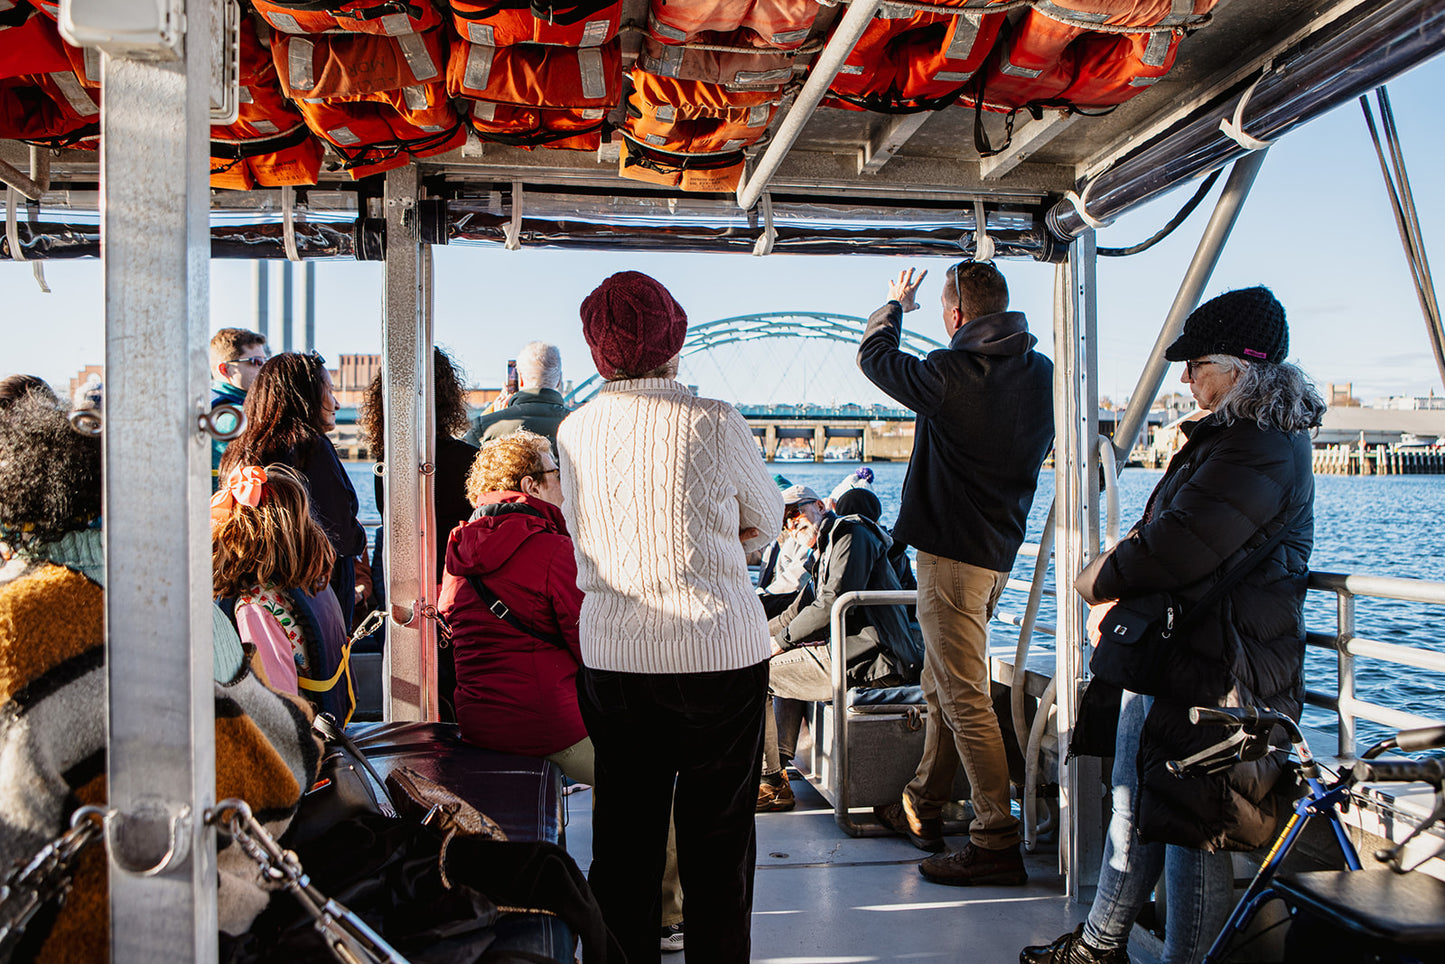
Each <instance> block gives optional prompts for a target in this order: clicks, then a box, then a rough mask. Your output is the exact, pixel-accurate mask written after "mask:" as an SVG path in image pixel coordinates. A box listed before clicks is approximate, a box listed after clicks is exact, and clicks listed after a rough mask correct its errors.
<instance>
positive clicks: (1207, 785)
mask: <svg viewBox="0 0 1445 964" xmlns="http://www.w3.org/2000/svg"><path fill="white" fill-rule="evenodd" d="M1288 351H1289V331H1288V329H1287V328H1286V326H1285V316H1284V308H1283V307H1281V306H1280V303H1279V302H1278V301H1276V300H1275V298H1274V295H1273V294H1271V293H1270V291H1269V290H1268V289H1267V288H1263V287H1256V288H1245V289H1241V290H1238V291H1230V292H1226V293H1225V294H1222V295H1220V296H1219V297H1217V298H1214V299H1213V300H1211V301H1208V302H1206V303H1205V304H1203V305H1201V306H1199V308H1197V309H1196V310H1195V311H1194V313H1193V314H1191V315H1190V316H1189V320H1188V321H1186V322H1185V324H1184V332H1183V334H1182V335H1180V337H1179V338H1178V340H1176V341H1175V342H1174V344H1172V345H1170V346H1169V349H1168V350H1167V351H1166V352H1165V357H1166V358H1168V359H1169V360H1170V361H1182V362H1184V373H1183V375H1182V380H1183V382H1184V383H1185V384H1186V385H1188V386H1189V388H1190V391H1192V392H1193V394H1194V398H1195V400H1196V401H1197V402H1198V403H1199V407H1200V409H1201V410H1203V411H1204V412H1206V413H1208V414H1207V415H1205V417H1203V418H1201V419H1199V420H1197V421H1195V422H1192V423H1189V424H1187V425H1186V426H1185V429H1184V431H1185V435H1186V436H1187V441H1186V442H1185V444H1184V446H1183V447H1182V448H1181V449H1180V450H1179V452H1178V453H1177V454H1176V455H1175V456H1174V458H1173V459H1172V460H1171V461H1170V463H1169V468H1168V469H1167V471H1166V472H1165V474H1164V477H1163V478H1162V479H1161V480H1160V481H1159V484H1158V485H1157V486H1156V487H1155V489H1154V492H1153V494H1152V495H1151V496H1150V497H1149V502H1148V504H1147V506H1146V507H1145V509H1144V517H1143V519H1141V520H1140V521H1139V523H1138V524H1137V525H1135V527H1134V529H1133V531H1132V532H1130V533H1129V535H1128V536H1127V537H1126V538H1125V539H1123V540H1122V541H1120V542H1119V543H1118V544H1117V545H1116V546H1114V547H1113V548H1112V549H1110V550H1108V551H1107V552H1104V553H1103V554H1101V555H1100V556H1099V557H1097V558H1096V559H1095V560H1094V561H1093V562H1092V563H1090V564H1089V566H1088V567H1087V568H1086V569H1085V570H1084V571H1083V572H1082V573H1080V574H1079V577H1078V578H1077V579H1076V580H1075V581H1074V588H1075V589H1076V590H1078V592H1079V594H1080V595H1082V596H1083V597H1084V599H1085V600H1087V601H1088V602H1089V603H1090V604H1091V605H1092V606H1093V609H1092V610H1091V612H1090V618H1089V630H1090V637H1091V639H1092V640H1094V641H1095V642H1096V643H1097V641H1098V638H1099V637H1098V628H1099V626H1100V623H1101V622H1102V621H1103V620H1104V617H1105V616H1106V615H1107V614H1108V611H1109V609H1111V608H1112V607H1113V605H1114V604H1115V603H1116V602H1118V601H1120V600H1124V601H1128V600H1131V599H1136V598H1138V597H1143V596H1147V595H1151V594H1158V593H1166V594H1168V595H1169V596H1170V597H1171V598H1172V599H1173V600H1174V601H1175V602H1176V603H1177V604H1178V605H1179V606H1180V607H1181V608H1182V610H1183V612H1184V613H1185V614H1189V613H1190V612H1191V608H1192V607H1193V606H1194V605H1195V604H1196V603H1197V602H1199V601H1200V600H1201V598H1202V597H1203V596H1205V595H1206V593H1208V592H1209V590H1210V587H1211V586H1213V585H1214V584H1215V583H1217V582H1220V581H1222V580H1224V579H1225V578H1227V577H1230V576H1235V575H1237V572H1236V570H1237V571H1238V572H1242V576H1239V577H1238V578H1237V581H1235V582H1233V584H1232V585H1231V586H1230V587H1229V588H1228V590H1227V591H1226V592H1224V593H1223V594H1222V595H1221V596H1220V597H1219V601H1218V602H1217V603H1216V604H1214V606H1212V607H1210V609H1209V610H1206V611H1205V612H1204V615H1203V618H1197V615H1191V616H1189V618H1188V620H1187V621H1182V622H1181V624H1180V626H1179V628H1178V630H1177V631H1176V632H1175V633H1174V635H1173V636H1172V637H1171V639H1170V641H1169V642H1170V644H1171V645H1170V647H1169V649H1168V650H1167V651H1162V652H1161V653H1160V654H1159V656H1158V658H1159V660H1160V661H1161V662H1167V665H1161V666H1159V667H1157V668H1158V669H1159V670H1160V674H1159V675H1160V678H1162V679H1163V680H1165V681H1166V682H1165V685H1164V686H1163V688H1162V691H1163V692H1167V694H1168V695H1155V696H1152V697H1151V696H1144V695H1140V694H1136V693H1131V692H1129V691H1127V690H1126V691H1124V692H1123V694H1122V697H1121V695H1120V691H1119V690H1118V689H1117V688H1110V687H1107V686H1101V685H1100V684H1099V681H1098V680H1097V679H1095V680H1094V681H1093V682H1091V683H1090V686H1089V688H1088V690H1087V691H1086V692H1085V695H1084V699H1083V705H1082V706H1081V707H1080V711H1079V715H1080V722H1079V725H1078V727H1077V728H1076V730H1075V733H1076V735H1077V734H1083V733H1086V732H1088V731H1090V730H1094V732H1096V733H1097V728H1098V727H1108V726H1110V725H1112V724H1113V723H1114V722H1115V721H1117V735H1116V736H1114V737H1113V738H1112V739H1109V738H1108V737H1107V736H1106V737H1104V738H1102V739H1098V738H1095V739H1094V740H1092V741H1090V745H1088V746H1080V745H1078V743H1079V742H1080V741H1079V740H1078V739H1077V736H1076V745H1075V746H1074V747H1073V748H1072V749H1073V752H1075V753H1080V752H1083V753H1092V754H1095V755H1107V754H1108V753H1110V752H1112V753H1113V755H1114V772H1113V780H1112V783H1113V808H1114V812H1113V818H1112V821H1111V823H1110V825H1109V833H1108V837H1107V839H1106V840H1105V845H1104V865H1103V868H1102V869H1101V871H1100V874H1099V889H1098V891H1097V893H1096V895H1095V898H1094V904H1093V907H1092V909H1091V910H1090V912H1089V918H1088V921H1087V922H1086V923H1084V924H1081V925H1079V927H1078V929H1077V930H1075V931H1074V932H1073V933H1070V934H1065V935H1064V936H1063V937H1060V938H1059V939H1058V940H1056V941H1054V942H1053V943H1052V944H1049V945H1043V946H1037V947H1027V948H1025V949H1024V950H1023V952H1022V954H1020V956H1019V960H1020V961H1021V962H1023V964H1030V962H1035V964H1042V962H1052V964H1085V962H1098V961H1105V962H1111V964H1127V961H1128V960H1129V957H1128V953H1127V951H1126V944H1127V942H1128V938H1129V930H1130V928H1131V927H1132V926H1133V923H1134V920H1135V918H1136V917H1137V916H1138V914H1139V910H1140V909H1141V908H1142V907H1143V905H1144V903H1145V902H1146V901H1148V899H1149V896H1150V893H1151V892H1152V891H1153V890H1154V886H1155V883H1156V882H1157V881H1158V879H1159V876H1160V874H1161V872H1162V873H1163V874H1164V877H1165V881H1166V883H1167V885H1168V888H1167V889H1168V893H1169V896H1170V902H1169V914H1168V922H1167V925H1166V935H1165V942H1164V955H1163V958H1162V960H1163V961H1164V962H1165V964H1188V962H1193V961H1197V960H1199V959H1200V958H1201V957H1203V955H1204V953H1205V951H1207V950H1208V948H1209V946H1210V943H1211V942H1212V940H1213V938H1214V935H1216V934H1217V933H1218V932H1219V930H1220V928H1221V927H1222V926H1223V924H1224V921H1225V919H1226V918H1227V917H1228V915H1229V911H1230V909H1231V907H1232V905H1233V872H1232V864H1231V861H1230V857H1229V853H1228V852H1229V851H1232V850H1253V849H1254V848H1256V847H1259V846H1261V845H1262V844H1263V843H1264V842H1265V841H1267V840H1268V839H1269V838H1270V837H1271V836H1272V835H1273V832H1274V827H1275V816H1276V807H1277V804H1276V800H1275V797H1274V792H1273V791H1274V788H1275V784H1276V783H1277V782H1278V781H1279V779H1280V777H1281V775H1282V774H1283V772H1284V763H1285V755H1284V754H1283V753H1282V752H1278V751H1277V752H1275V753H1272V754H1270V755H1268V756H1266V757H1265V758H1264V759H1262V760H1257V761H1254V762H1251V763H1237V764H1235V765H1234V766H1232V767H1230V768H1229V769H1227V770H1225V771H1223V772H1220V773H1215V774H1211V775H1208V776H1202V777H1186V778H1178V777H1175V776H1173V775H1172V774H1171V773H1169V772H1168V771H1167V768H1166V762H1167V761H1168V760H1171V759H1182V758H1184V757H1187V756H1189V755H1191V754H1193V753H1195V752H1197V751H1198V750H1200V749H1203V748H1205V747H1208V746H1210V745H1212V744H1214V743H1216V742H1217V741H1219V740H1220V739H1221V738H1222V737H1223V735H1224V734H1223V731H1222V728H1220V727H1217V726H1208V725H1205V726H1194V725H1192V724H1190V722H1189V718H1188V711H1189V707H1191V706H1201V705H1202V706H1268V707H1269V708H1270V709H1273V710H1276V711H1279V712H1282V713H1287V714H1289V715H1290V716H1292V717H1294V718H1295V719H1298V718H1299V714H1300V711H1301V709H1302V708H1303V703H1304V679H1303V670H1304V636H1305V630H1304V617H1303V606H1304V597H1305V588H1306V582H1307V580H1308V578H1309V557H1310V549H1311V547H1312V545H1313V542H1314V512H1313V505H1314V476H1313V472H1312V467H1311V459H1310V449H1311V445H1310V439H1309V432H1310V430H1311V429H1313V428H1315V427H1316V426H1318V425H1319V424H1320V419H1321V417H1322V416H1323V415H1324V410H1325V405H1324V402H1323V401H1321V399H1320V396H1319V394H1318V393H1317V392H1316V391H1315V389H1314V386H1313V385H1312V384H1311V383H1310V380H1309V378H1308V377H1307V376H1306V375H1305V374H1304V373H1303V372H1302V371H1300V369H1298V368H1296V367H1295V366H1293V365H1288V364H1285V363H1284V359H1285V357H1286V355H1287V353H1288ZM1276 539H1277V541H1273V540H1276ZM1272 541H1273V545H1272V546H1270V545H1267V543H1271V542H1272ZM1255 549H1259V550H1260V552H1261V553H1262V555H1263V558H1262V559H1258V558H1254V557H1252V556H1251V554H1252V552H1253V551H1254V550H1255ZM1246 560H1248V564H1247V565H1246V564H1245V563H1246Z"/></svg>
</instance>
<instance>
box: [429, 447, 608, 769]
mask: <svg viewBox="0 0 1445 964" xmlns="http://www.w3.org/2000/svg"><path fill="white" fill-rule="evenodd" d="M467 497H468V499H470V500H471V502H472V504H473V505H474V506H476V511H475V512H474V513H473V514H472V518H471V519H470V520H469V521H467V522H465V523H463V524H462V525H459V526H457V527H456V528H455V529H454V530H452V533H451V536H450V538H449V539H448V540H447V557H446V559H447V562H446V573H445V575H444V576H443V578H442V592H441V606H440V608H441V611H442V613H443V614H444V615H445V616H446V619H447V622H448V623H449V624H450V625H451V630H452V645H453V646H454V647H455V652H454V656H455V659H456V667H457V689H456V707H457V722H458V723H459V724H460V725H461V730H462V737H463V738H464V739H465V740H467V742H469V743H474V744H476V745H477V746H482V747H486V748H487V749H490V750H500V751H503V752H506V753H518V754H521V755H523V756H536V757H546V758H547V759H549V760H552V761H553V762H554V763H556V764H557V765H558V766H560V767H561V768H562V771H563V772H564V773H566V774H567V776H569V777H571V778H572V779H573V780H576V781H578V782H580V783H588V784H590V783H592V782H593V781H592V745H591V742H590V741H589V740H588V739H587V731H586V729H585V728H584V727H583V725H582V714H581V713H580V712H579V711H578V709H577V686H576V683H575V682H574V678H575V677H576V675H577V667H578V666H579V665H581V662H582V657H581V653H580V651H579V649H578V644H577V615H578V612H579V611H580V610H581V608H582V591H581V590H580V589H578V588H577V563H576V560H575V558H574V557H573V554H572V539H571V537H570V536H568V534H567V524H566V523H565V522H564V521H563V520H562V513H561V511H560V510H559V509H558V508H557V507H558V505H560V504H561V502H562V491H561V486H560V485H559V484H558V481H557V462H556V460H555V459H553V457H552V448H551V444H550V443H549V442H548V441H547V440H546V439H545V438H543V437H542V436H540V435H534V434H533V433H531V432H527V431H520V432H516V433H514V434H512V435H508V436H505V437H503V438H499V439H494V440H492V441H490V442H488V443H486V444H485V445H483V446H482V448H481V451H480V452H479V453H478V455H477V458H476V461H475V462H474V463H473V464H472V470H471V474H470V475H469V476H468V477H467ZM495 600H499V601H500V605H498V604H497V603H496V602H495ZM498 612H503V613H505V614H506V618H503V617H502V616H498V615H497V613H498Z"/></svg>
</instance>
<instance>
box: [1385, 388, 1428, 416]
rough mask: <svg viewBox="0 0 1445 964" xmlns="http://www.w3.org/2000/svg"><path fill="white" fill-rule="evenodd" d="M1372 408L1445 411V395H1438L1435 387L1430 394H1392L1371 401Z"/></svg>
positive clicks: (1399, 410)
mask: <svg viewBox="0 0 1445 964" xmlns="http://www.w3.org/2000/svg"><path fill="white" fill-rule="evenodd" d="M1370 408H1384V409H1389V410H1391V411H1395V412H1442V411H1445V395H1436V394H1435V390H1434V389H1431V390H1430V394H1429V395H1390V396H1388V397H1386V398H1377V399H1375V400H1374V401H1372V402H1370Z"/></svg>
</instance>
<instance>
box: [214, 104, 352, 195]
mask: <svg viewBox="0 0 1445 964" xmlns="http://www.w3.org/2000/svg"><path fill="white" fill-rule="evenodd" d="M217 130H218V128H212V129H211V187H213V188H219V189H225V190H233V191H249V190H251V188H253V187H256V186H257V185H260V186H262V187H280V186H282V185H286V184H315V183H316V180H317V178H318V177H319V176H320V174H321V157H322V154H323V153H324V152H323V150H322V148H321V142H320V141H318V140H317V139H316V137H315V135H313V134H312V133H311V128H309V127H307V126H306V122H305V121H303V120H302V119H301V118H300V117H299V116H298V117H297V118H296V126H295V127H293V128H292V129H291V130H288V131H280V132H279V133H277V134H275V135H273V136H271V137H256V138H243V139H236V140H230V139H227V138H225V137H223V136H217V134H216V131H217Z"/></svg>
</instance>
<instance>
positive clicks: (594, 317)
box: [582, 271, 687, 378]
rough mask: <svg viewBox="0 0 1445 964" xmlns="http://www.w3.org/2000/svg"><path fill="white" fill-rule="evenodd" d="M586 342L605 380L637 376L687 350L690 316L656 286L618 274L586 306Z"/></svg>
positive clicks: (642, 277)
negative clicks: (622, 376) (683, 347)
mask: <svg viewBox="0 0 1445 964" xmlns="http://www.w3.org/2000/svg"><path fill="white" fill-rule="evenodd" d="M582 336H583V337H584V338H586V339H587V347H588V348H590V349H592V360H593V361H594V362H596V364H597V371H598V372H599V373H600V374H601V375H602V377H603V378H615V377H616V376H617V375H619V374H621V375H638V374H641V373H642V372H648V371H652V370H653V369H654V368H660V367H661V366H662V365H663V364H664V363H665V362H666V361H667V360H668V359H670V358H672V356H673V355H676V354H677V353H678V352H679V351H681V350H682V342H683V339H684V338H686V337H687V312H685V311H683V310H682V305H680V304H678V303H677V301H676V299H674V298H673V297H672V295H671V294H669V293H668V290H667V289H666V288H664V287H663V286H662V285H661V284H660V283H659V282H657V281H656V280H654V279H652V278H649V277H648V276H647V275H645V274H643V273H642V272H640V271H619V272H618V273H617V274H615V275H613V276H612V277H610V278H608V279H607V280H606V281H604V282H602V283H601V284H600V285H598V286H597V290H596V291H594V292H592V293H591V294H590V295H588V296H587V297H586V298H585V299H584V300H583V301H582Z"/></svg>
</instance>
